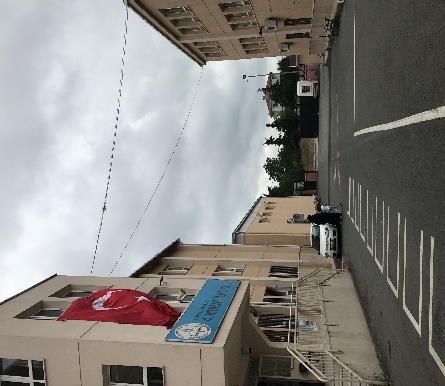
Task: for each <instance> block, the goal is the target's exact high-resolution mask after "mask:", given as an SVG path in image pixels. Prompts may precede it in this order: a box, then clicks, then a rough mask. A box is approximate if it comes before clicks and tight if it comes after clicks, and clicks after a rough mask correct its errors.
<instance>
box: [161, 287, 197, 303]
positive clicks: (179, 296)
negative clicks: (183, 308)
mask: <svg viewBox="0 0 445 386" xmlns="http://www.w3.org/2000/svg"><path fill="white" fill-rule="evenodd" d="M162 296H171V297H174V299H171V300H163V299H160V297H162ZM187 296H193V298H195V296H196V294H193V293H190V292H187V290H186V289H183V288H180V292H179V293H176V292H174V293H165V294H159V293H156V294H154V296H153V297H154V298H155V299H156V300H160V301H163V302H166V303H168V302H179V303H191V302H192V300H193V299H192V300H190V301H186V300H184V299H185V298H186V297H187Z"/></svg>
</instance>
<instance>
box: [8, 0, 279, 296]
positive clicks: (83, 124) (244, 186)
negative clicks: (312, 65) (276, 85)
mask: <svg viewBox="0 0 445 386" xmlns="http://www.w3.org/2000/svg"><path fill="white" fill-rule="evenodd" d="M2 12H3V15H4V16H5V18H4V21H3V23H2V26H1V27H0V28H1V30H2V31H1V32H2V34H1V36H2V37H1V38H0V48H1V50H2V56H3V60H2V61H1V62H0V79H1V85H2V86H1V88H0V106H1V107H0V122H2V128H1V133H2V141H0V186H1V200H0V213H1V216H0V271H1V272H2V274H3V278H4V279H2V281H1V282H0V299H1V298H5V297H7V296H9V295H11V294H13V293H15V292H17V291H19V290H21V289H23V288H25V287H27V286H29V285H31V284H33V283H35V282H37V281H39V280H41V279H43V278H44V277H47V276H49V275H50V274H52V273H54V272H59V273H66V274H75V275H87V274H88V273H89V268H90V263H91V257H92V253H93V248H94V242H95V237H96V232H97V227H98V221H99V215H100V208H101V205H102V200H103V194H104V189H105V182H106V171H107V164H108V162H109V159H108V157H109V152H110V149H111V140H112V132H113V121H114V111H115V108H116V98H117V88H118V80H119V64H120V63H119V61H120V53H121V44H122V34H123V20H124V13H123V8H122V5H121V3H120V2H118V1H116V2H110V1H106V0H102V1H95V2H90V1H86V0H84V1H76V2H69V1H58V2H51V3H48V2H47V1H43V0H41V1H34V2H18V3H17V2H14V3H5V4H3V5H2ZM127 54H128V55H127V58H126V70H125V80H124V83H125V84H124V94H123V98H122V109H121V120H120V122H121V124H120V128H119V135H118V146H117V151H116V157H115V160H114V168H113V174H112V185H111V190H110V196H109V203H108V210H107V211H106V215H105V223H104V228H103V234H102V239H101V243H100V247H99V253H98V257H97V262H96V267H95V274H97V275H106V274H108V272H109V271H110V269H111V267H112V265H113V263H114V261H115V259H116V258H117V257H118V256H119V253H120V252H121V250H122V247H123V245H124V244H125V242H126V241H127V238H128V237H129V235H130V233H131V231H132V230H133V228H134V226H135V224H136V220H137V218H138V217H139V216H140V215H141V214H142V211H143V209H144V207H145V205H146V202H147V199H148V197H149V196H150V195H151V193H152V191H153V189H154V187H155V184H156V182H157V179H158V178H159V176H160V173H161V171H162V168H163V167H164V165H165V164H166V162H167V159H168V156H169V153H170V151H171V150H172V147H173V145H174V143H175V141H176V138H177V135H178V133H179V130H180V128H181V127H182V125H183V122H184V119H185V116H186V113H187V110H188V107H189V105H190V102H191V99H192V96H193V91H194V88H195V85H196V82H197V79H198V77H199V72H200V68H199V66H198V65H196V64H195V63H193V62H191V61H190V59H188V58H187V57H186V56H185V55H183V54H182V53H180V52H179V51H178V50H177V49H176V48H174V47H173V46H172V45H171V44H170V43H168V42H167V41H166V40H165V39H163V38H162V37H161V36H160V35H158V34H157V33H156V32H155V31H153V30H152V29H151V28H150V27H148V26H147V25H146V24H145V23H144V22H143V21H142V20H141V19H140V18H139V17H138V16H136V15H135V14H133V13H132V12H130V20H129V36H128V50H127ZM270 69H271V61H267V60H250V61H231V62H224V63H211V64H209V65H207V66H205V69H204V74H203V79H202V83H201V88H200V92H199V95H198V98H197V100H196V104H195V108H194V111H193V113H192V116H191V119H190V121H189V124H188V127H187V128H186V131H185V133H184V138H183V141H182V143H181V145H180V147H179V149H178V152H177V154H176V156H175V159H174V161H173V162H172V164H171V167H170V168H169V171H168V174H167V176H166V178H165V180H164V182H163V184H162V186H161V187H160V189H159V191H158V196H157V197H156V199H155V200H154V201H153V204H152V206H151V208H150V209H149V213H148V215H147V217H146V218H145V219H144V221H143V223H142V225H141V227H140V230H139V232H138V233H137V235H136V237H135V238H134V240H133V242H132V243H131V244H130V246H129V248H128V252H127V253H126V254H125V256H124V258H123V259H122V262H121V264H120V265H119V266H118V268H117V270H116V272H115V274H117V275H123V276H125V275H128V274H129V273H130V272H131V271H132V270H133V269H135V268H136V267H137V266H139V265H140V264H142V263H143V262H144V261H145V260H146V259H147V258H149V257H151V256H153V255H154V254H155V253H156V252H157V251H159V250H160V249H162V248H163V247H164V246H165V245H166V244H167V243H169V242H170V241H172V240H173V239H175V238H176V237H178V236H181V238H182V239H183V241H185V242H202V243H228V242H230V234H231V231H232V229H233V227H234V226H235V225H236V224H237V223H238V222H239V220H240V219H241V217H242V216H243V213H244V212H245V211H246V210H247V209H248V208H249V206H250V205H251V203H252V201H253V200H254V199H255V197H256V196H257V194H258V192H259V191H261V190H265V189H262V187H261V186H260V187H259V181H261V177H262V173H263V172H262V162H263V158H264V149H263V146H262V143H263V138H264V135H265V134H264V133H265V131H266V128H265V122H266V120H267V112H266V107H265V104H264V102H263V101H262V100H261V96H260V95H259V94H258V93H257V92H256V89H257V88H258V86H259V85H260V84H261V83H262V81H256V83H255V81H251V82H250V83H248V84H246V83H243V81H242V79H241V75H242V74H243V73H262V72H265V71H269V70H270Z"/></svg>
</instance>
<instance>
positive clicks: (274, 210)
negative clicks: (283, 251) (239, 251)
mask: <svg viewBox="0 0 445 386" xmlns="http://www.w3.org/2000/svg"><path fill="white" fill-rule="evenodd" d="M314 212H315V209H314V199H313V197H312V196H299V197H293V196H292V197H260V198H258V199H257V200H256V201H255V203H254V204H253V206H252V207H251V208H250V209H249V211H248V212H247V214H246V215H245V216H244V218H243V219H242V220H241V222H240V223H239V225H238V226H237V227H236V228H235V230H234V231H233V233H232V242H233V243H234V244H253V245H257V244H258V245H302V246H303V245H310V224H309V222H308V220H307V215H308V214H313V213H314Z"/></svg>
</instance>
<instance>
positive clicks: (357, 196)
mask: <svg viewBox="0 0 445 386" xmlns="http://www.w3.org/2000/svg"><path fill="white" fill-rule="evenodd" d="M359 191H360V184H359V183H358V182H357V192H356V197H355V205H354V219H355V229H357V231H359V232H360V230H359V228H358V216H357V210H358V205H359V202H358V200H359Z"/></svg>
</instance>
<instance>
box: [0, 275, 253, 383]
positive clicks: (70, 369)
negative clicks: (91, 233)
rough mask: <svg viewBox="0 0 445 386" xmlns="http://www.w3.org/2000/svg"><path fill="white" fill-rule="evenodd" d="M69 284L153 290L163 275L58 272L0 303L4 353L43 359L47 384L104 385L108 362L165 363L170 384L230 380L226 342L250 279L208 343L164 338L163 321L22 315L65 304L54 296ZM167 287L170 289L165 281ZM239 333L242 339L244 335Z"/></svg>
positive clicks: (195, 284)
mask: <svg viewBox="0 0 445 386" xmlns="http://www.w3.org/2000/svg"><path fill="white" fill-rule="evenodd" d="M204 282H205V280H202V279H201V280H193V279H191V280H186V281H183V282H182V283H180V285H181V287H179V288H182V287H184V288H191V289H195V290H196V292H197V291H198V290H199V289H200V288H201V287H202V285H203V284H204ZM67 285H83V286H92V287H97V286H105V287H110V288H128V289H137V290H139V291H142V292H145V293H148V294H149V293H152V292H153V290H154V289H156V288H159V286H160V284H159V280H158V278H155V279H154V278H98V277H68V276H56V277H54V278H52V279H50V280H49V281H47V282H45V283H43V284H41V285H39V286H37V287H35V288H33V289H31V290H29V291H28V292H25V293H24V294H22V295H20V296H18V297H16V298H14V299H11V300H8V301H7V302H5V303H3V304H0V315H1V320H0V358H11V359H30V360H43V361H44V363H45V371H46V382H47V384H48V385H63V386H79V385H83V386H98V385H103V373H102V369H103V366H105V365H127V366H141V367H143V366H146V367H162V368H164V371H165V373H164V379H165V384H166V385H178V386H183V385H200V384H206V385H221V386H224V385H226V384H228V383H226V375H225V374H226V373H228V372H227V369H226V368H225V364H224V357H225V354H224V351H225V345H226V340H227V339H228V337H229V334H230V333H231V329H232V324H233V323H235V321H236V320H237V318H238V317H239V316H238V315H239V309H240V307H241V306H242V307H245V304H247V302H248V293H249V286H248V283H247V282H242V283H241V285H240V287H239V288H238V290H237V292H236V294H235V297H234V299H233V300H232V303H231V305H230V307H229V309H228V311H227V313H226V315H225V317H224V319H223V321H222V324H221V326H220V329H219V331H218V334H217V336H216V338H215V340H214V342H213V343H212V344H210V345H205V344H196V343H194V344H190V343H180V342H166V341H165V337H166V335H167V333H168V330H167V329H166V328H165V327H162V326H143V325H129V324H117V323H107V322H94V321H77V320H75V321H66V322H59V321H56V320H33V319H29V318H28V319H27V318H23V319H18V318H17V315H21V314H23V312H24V311H26V310H27V309H29V308H30V307H32V306H35V305H36V304H39V303H40V302H42V301H43V302H45V304H46V305H47V306H50V305H51V304H56V305H60V304H62V303H63V302H62V301H61V300H60V299H58V298H54V297H52V296H51V295H53V294H55V293H57V292H58V291H60V290H61V289H63V288H65V287H66V286H67ZM172 285H173V286H174V285H175V283H174V282H173V283H172ZM162 287H163V289H166V288H167V289H168V288H169V286H168V284H167V282H164V283H163V286H162ZM63 299H64V300H63V301H64V302H65V303H66V304H70V303H71V302H72V301H74V298H63ZM170 305H172V306H173V307H175V308H179V309H181V310H182V309H185V307H186V306H187V305H186V304H179V303H170ZM236 323H237V324H239V323H238V322H236ZM231 339H232V338H231ZM233 339H235V340H236V339H238V336H237V335H236V336H234V338H233ZM230 371H231V372H236V370H232V369H230ZM231 372H230V374H231Z"/></svg>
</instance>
